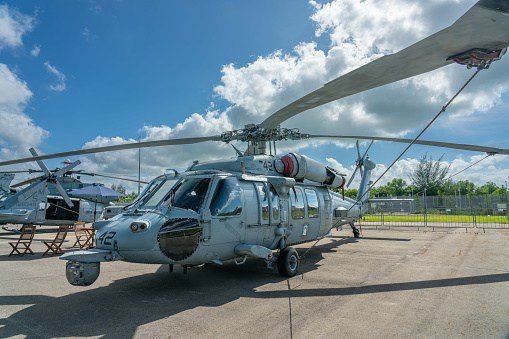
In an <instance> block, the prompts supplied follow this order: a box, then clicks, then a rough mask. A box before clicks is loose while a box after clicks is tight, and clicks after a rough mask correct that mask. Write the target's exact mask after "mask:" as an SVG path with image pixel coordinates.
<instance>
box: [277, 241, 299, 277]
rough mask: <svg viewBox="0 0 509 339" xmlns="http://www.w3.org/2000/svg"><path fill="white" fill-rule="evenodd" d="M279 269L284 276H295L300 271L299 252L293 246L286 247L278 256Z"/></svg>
mask: <svg viewBox="0 0 509 339" xmlns="http://www.w3.org/2000/svg"><path fill="white" fill-rule="evenodd" d="M277 269H278V271H279V274H281V275H282V276H283V277H293V276H295V275H296V274H297V272H298V271H299V253H297V251H296V250H295V249H294V248H293V247H285V248H284V249H283V250H282V251H281V252H280V253H279V257H278V258H277Z"/></svg>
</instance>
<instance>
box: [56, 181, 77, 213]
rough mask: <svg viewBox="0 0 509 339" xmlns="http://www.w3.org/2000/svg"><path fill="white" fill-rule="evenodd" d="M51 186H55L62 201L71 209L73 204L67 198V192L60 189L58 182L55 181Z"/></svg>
mask: <svg viewBox="0 0 509 339" xmlns="http://www.w3.org/2000/svg"><path fill="white" fill-rule="evenodd" d="M52 184H53V186H55V188H56V189H57V191H58V193H60V195H61V196H62V198H63V199H64V201H65V202H66V203H67V205H68V206H69V207H73V206H74V204H73V203H72V201H71V198H69V196H68V195H67V192H66V191H65V189H64V188H63V187H62V185H61V184H60V183H59V182H58V181H56V180H55V182H53V183H52Z"/></svg>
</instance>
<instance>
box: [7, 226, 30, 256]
mask: <svg viewBox="0 0 509 339" xmlns="http://www.w3.org/2000/svg"><path fill="white" fill-rule="evenodd" d="M34 235H35V225H23V227H22V228H21V235H20V236H19V239H18V242H16V243H15V242H10V243H9V245H11V246H12V252H11V254H9V257H10V256H11V255H12V254H13V253H14V252H16V254H19V255H21V256H24V255H25V254H26V253H30V254H34V252H32V250H31V249H30V245H31V244H32V240H33V239H34ZM20 245H23V246H24V251H23V253H21V252H20V251H19V250H18V246H20ZM21 250H23V248H22V249H21Z"/></svg>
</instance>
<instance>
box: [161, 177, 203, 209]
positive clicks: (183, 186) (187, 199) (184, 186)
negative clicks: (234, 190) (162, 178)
mask: <svg viewBox="0 0 509 339" xmlns="http://www.w3.org/2000/svg"><path fill="white" fill-rule="evenodd" d="M209 184H210V178H191V179H184V180H182V181H181V182H179V183H178V184H177V185H175V187H174V188H173V189H172V190H171V192H170V193H169V194H168V195H167V196H166V198H165V200H164V201H163V203H162V205H163V206H174V207H179V208H183V209H188V210H193V211H195V212H199V211H200V209H201V207H202V205H203V201H204V200H205V195H206V193H207V190H208V188H209Z"/></svg>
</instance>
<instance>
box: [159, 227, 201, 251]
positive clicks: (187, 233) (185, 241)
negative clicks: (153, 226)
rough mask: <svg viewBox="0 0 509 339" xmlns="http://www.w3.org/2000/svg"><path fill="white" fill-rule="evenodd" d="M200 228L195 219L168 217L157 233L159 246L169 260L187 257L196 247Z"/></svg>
mask: <svg viewBox="0 0 509 339" xmlns="http://www.w3.org/2000/svg"><path fill="white" fill-rule="evenodd" d="M202 230H203V229H202V227H201V226H200V224H199V222H198V220H197V219H192V218H183V219H170V220H168V221H167V222H166V223H165V224H164V225H163V226H162V227H161V229H160V230H159V233H158V234H157V241H158V242H159V248H160V249H161V251H162V252H163V253H164V254H165V255H166V256H167V257H168V258H170V259H171V260H175V261H180V260H184V259H187V258H189V257H190V256H191V255H192V254H193V253H194V252H195V251H196V249H197V248H198V244H199V242H200V236H201V234H202Z"/></svg>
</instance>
